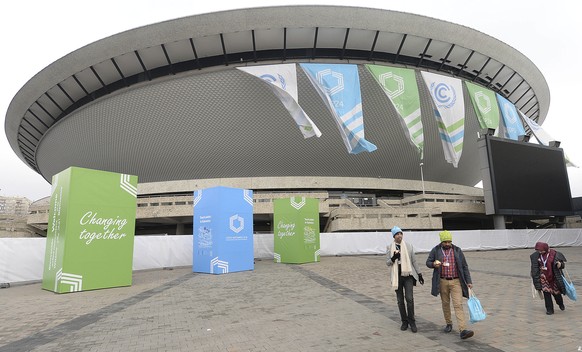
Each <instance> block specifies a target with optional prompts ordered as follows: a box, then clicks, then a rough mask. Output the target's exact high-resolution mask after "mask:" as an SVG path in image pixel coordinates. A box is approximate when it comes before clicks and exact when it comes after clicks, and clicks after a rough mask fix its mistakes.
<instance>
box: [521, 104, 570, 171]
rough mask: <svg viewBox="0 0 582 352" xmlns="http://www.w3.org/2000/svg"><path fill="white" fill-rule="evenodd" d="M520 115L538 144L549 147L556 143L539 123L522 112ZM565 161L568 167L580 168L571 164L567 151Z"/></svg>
mask: <svg viewBox="0 0 582 352" xmlns="http://www.w3.org/2000/svg"><path fill="white" fill-rule="evenodd" d="M519 114H520V115H521V118H522V119H523V120H524V121H525V123H526V124H527V125H528V126H529V128H530V129H531V132H532V133H533V135H534V137H536V139H537V140H538V142H539V143H540V144H542V145H545V146H548V145H550V142H551V141H555V139H553V138H552V136H550V135H549V134H548V133H547V132H546V131H545V130H544V129H543V128H542V126H540V125H538V124H537V122H535V121H534V120H532V119H530V118H529V117H527V116H525V115H524V114H523V113H522V112H521V111H520V112H519ZM564 159H566V166H571V167H578V166H576V165H574V163H573V162H571V161H570V159H568V156H567V155H566V152H565V151H564Z"/></svg>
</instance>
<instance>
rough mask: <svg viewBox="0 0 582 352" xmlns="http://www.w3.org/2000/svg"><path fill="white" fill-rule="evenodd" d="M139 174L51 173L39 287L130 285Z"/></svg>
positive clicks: (69, 288)
mask: <svg viewBox="0 0 582 352" xmlns="http://www.w3.org/2000/svg"><path fill="white" fill-rule="evenodd" d="M136 196H137V176H130V175H125V174H118V173H113V172H106V171H97V170H90V169H83V168H78V167H70V168H68V169H66V170H64V171H62V172H60V173H59V174H57V175H55V176H53V182H52V192H51V204H50V213H49V222H48V228H47V245H46V252H45V261H44V273H43V280H42V288H43V289H45V290H49V291H54V292H57V293H64V292H75V291H86V290H94V289H101V288H109V287H119V286H129V285H131V279H132V264H133V241H134V234H135V212H136Z"/></svg>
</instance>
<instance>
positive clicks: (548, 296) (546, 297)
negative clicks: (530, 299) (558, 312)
mask: <svg viewBox="0 0 582 352" xmlns="http://www.w3.org/2000/svg"><path fill="white" fill-rule="evenodd" d="M552 296H554V299H555V300H556V304H557V305H558V306H561V305H564V298H563V297H562V295H561V294H557V295H552V294H551V293H549V292H544V301H545V303H546V310H547V311H548V312H553V311H554V303H553V302H552Z"/></svg>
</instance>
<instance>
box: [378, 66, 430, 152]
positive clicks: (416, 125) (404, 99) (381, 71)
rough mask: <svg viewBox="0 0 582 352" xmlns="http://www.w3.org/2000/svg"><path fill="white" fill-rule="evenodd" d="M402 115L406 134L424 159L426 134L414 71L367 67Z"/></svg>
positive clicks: (401, 120) (386, 67) (387, 67)
mask: <svg viewBox="0 0 582 352" xmlns="http://www.w3.org/2000/svg"><path fill="white" fill-rule="evenodd" d="M366 67H367V68H368V70H369V71H370V73H372V76H373V77H374V79H375V80H376V82H378V84H379V85H380V87H381V88H382V90H383V91H384V93H385V94H386V96H387V97H388V98H389V99H390V102H391V103H392V105H393V106H394V108H395V109H396V112H398V114H399V115H400V117H401V119H400V122H401V124H402V127H403V128H404V132H405V133H406V134H408V135H409V138H410V142H411V144H412V145H413V146H415V147H416V148H417V149H418V152H419V153H420V158H421V159H422V157H423V155H422V154H423V148H424V132H423V128H422V120H421V118H420V97H419V95H418V85H417V84H416V74H415V73H414V70H411V69H407V68H397V67H390V66H380V65H366Z"/></svg>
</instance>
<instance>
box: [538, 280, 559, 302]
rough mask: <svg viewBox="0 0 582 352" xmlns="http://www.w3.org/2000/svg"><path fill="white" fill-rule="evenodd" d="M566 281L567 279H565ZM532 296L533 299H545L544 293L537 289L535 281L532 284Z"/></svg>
mask: <svg viewBox="0 0 582 352" xmlns="http://www.w3.org/2000/svg"><path fill="white" fill-rule="evenodd" d="M564 282H566V281H564ZM531 296H532V298H533V299H536V298H537V299H544V294H543V293H542V291H541V290H536V287H535V286H534V284H533V282H532V284H531Z"/></svg>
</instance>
